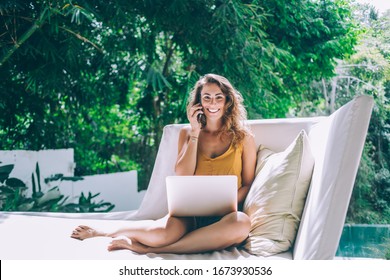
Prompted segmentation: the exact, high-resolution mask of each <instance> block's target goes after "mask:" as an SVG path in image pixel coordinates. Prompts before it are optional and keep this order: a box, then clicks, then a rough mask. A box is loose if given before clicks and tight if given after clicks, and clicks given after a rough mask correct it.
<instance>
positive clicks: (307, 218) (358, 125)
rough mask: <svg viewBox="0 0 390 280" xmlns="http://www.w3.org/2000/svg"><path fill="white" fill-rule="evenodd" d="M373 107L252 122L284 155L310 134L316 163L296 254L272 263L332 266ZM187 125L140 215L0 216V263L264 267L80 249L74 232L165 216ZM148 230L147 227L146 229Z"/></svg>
mask: <svg viewBox="0 0 390 280" xmlns="http://www.w3.org/2000/svg"><path fill="white" fill-rule="evenodd" d="M372 107H373V99H372V98H371V97H369V96H359V97H356V98H355V99H353V100H352V101H350V102H349V103H347V104H346V105H344V106H343V107H341V108H340V109H339V110H337V111H336V112H335V113H333V114H332V115H331V116H328V117H312V118H290V119H272V120H252V121H249V123H250V125H251V127H252V130H253V132H254V133H255V137H256V142H257V144H263V145H264V146H267V147H269V148H271V149H272V150H274V151H281V150H283V149H284V148H286V147H287V146H288V145H289V144H290V143H291V141H292V140H293V139H294V138H295V137H296V136H297V134H298V133H299V132H300V131H301V130H302V129H304V130H305V131H306V132H307V134H308V136H309V140H310V144H311V149H312V153H313V156H314V159H315V166H314V170H313V175H312V180H311V185H310V189H309V193H308V196H307V199H306V204H305V208H304V211H303V215H302V219H301V223H300V226H299V230H298V233H297V237H296V240H295V244H294V246H293V247H292V248H291V250H290V251H287V252H283V253H280V254H277V255H273V256H271V257H267V259H279V260H280V259H286V260H289V259H304V260H308V259H333V258H334V256H335V253H336V250H337V246H338V243H339V239H340V236H341V233H342V229H343V225H344V221H345V216H346V213H347V209H348V204H349V200H350V196H351V193H352V189H353V185H354V181H355V176H356V172H357V169H358V166H359V162H360V157H361V153H362V150H363V146H364V142H365V138H366V134H367V129H368V124H369V120H370V116H371V111H372ZM183 125H185V124H175V125H168V126H166V127H165V128H164V132H163V137H162V140H161V143H160V146H159V151H158V154H157V157H156V161H155V166H154V170H153V174H152V177H151V180H150V184H149V188H148V190H147V192H146V194H145V196H144V199H143V201H142V203H141V205H140V207H139V209H138V210H135V211H125V212H113V213H89V214H63V213H4V212H3V213H0V248H1V249H0V259H3V260H4V259H59V260H63V259H150V258H153V259H156V258H157V259H262V258H264V257H259V256H255V255H251V254H249V253H248V252H246V251H245V250H243V249H237V248H232V249H229V250H222V251H215V252H211V253H205V254H182V255H177V254H148V255H138V254H135V253H132V252H130V251H116V252H108V251H107V250H106V246H107V245H108V243H109V242H110V239H109V238H105V237H99V238H93V239H87V240H84V241H82V242H81V241H78V240H75V239H71V238H69V235H70V233H71V231H72V229H73V228H74V227H76V226H77V225H79V224H87V225H91V226H94V227H98V228H102V229H103V228H104V229H110V228H117V227H119V226H125V225H127V224H129V223H140V222H141V221H137V220H143V219H149V220H151V219H157V218H159V217H162V216H164V215H165V214H166V213H167V202H166V192H165V177H166V176H167V175H172V174H174V170H173V167H174V163H175V159H176V153H177V139H178V132H179V130H180V128H181V127H182V126H183ZM142 223H148V221H142Z"/></svg>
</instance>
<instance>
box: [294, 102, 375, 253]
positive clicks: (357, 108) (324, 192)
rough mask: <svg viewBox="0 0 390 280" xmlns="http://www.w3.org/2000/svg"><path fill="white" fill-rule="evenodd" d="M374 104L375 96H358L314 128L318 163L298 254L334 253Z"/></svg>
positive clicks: (296, 249) (312, 139) (313, 143)
mask: <svg viewBox="0 0 390 280" xmlns="http://www.w3.org/2000/svg"><path fill="white" fill-rule="evenodd" d="M372 107H373V99H372V97H369V96H359V97H356V98H354V99H353V100H352V101H350V102H349V103H347V104H345V105H344V106H342V107H341V108H340V109H339V110H337V111H336V112H334V113H333V114H332V115H330V116H329V117H327V118H326V119H324V120H322V121H321V122H319V123H317V124H315V125H313V127H312V128H311V129H310V132H309V139H310V144H311V148H312V152H313V155H314V157H315V166H314V170H313V176H312V181H311V185H310V189H309V193H308V196H307V199H306V204H305V209H304V212H303V214H302V219H301V223H300V227H299V230H298V234H297V238H296V242H295V247H294V250H293V258H294V259H333V258H334V256H335V254H336V250H337V246H338V243H339V240H340V237H341V233H342V229H343V225H344V222H345V217H346V214H347V210H348V206H349V201H350V198H351V194H352V189H353V185H354V183H355V177H356V173H357V170H358V167H359V163H360V158H361V154H362V151H363V147H364V142H365V139H366V135H367V130H368V125H369V120H370V117H371V111H372Z"/></svg>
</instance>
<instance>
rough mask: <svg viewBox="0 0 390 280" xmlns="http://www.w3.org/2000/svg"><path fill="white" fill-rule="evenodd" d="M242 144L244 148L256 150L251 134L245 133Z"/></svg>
mask: <svg viewBox="0 0 390 280" xmlns="http://www.w3.org/2000/svg"><path fill="white" fill-rule="evenodd" d="M243 144H244V148H250V149H253V148H255V149H256V141H255V137H254V135H253V134H252V133H247V134H246V135H245V138H244V141H243Z"/></svg>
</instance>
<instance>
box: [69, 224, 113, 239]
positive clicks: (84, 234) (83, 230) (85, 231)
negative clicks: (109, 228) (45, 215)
mask: <svg viewBox="0 0 390 280" xmlns="http://www.w3.org/2000/svg"><path fill="white" fill-rule="evenodd" d="M97 236H106V234H105V233H104V232H100V231H97V230H95V229H93V228H90V227H89V226H78V227H77V228H76V229H75V230H74V231H73V232H72V235H71V236H70V237H72V238H75V239H79V240H84V239H87V238H92V237H97Z"/></svg>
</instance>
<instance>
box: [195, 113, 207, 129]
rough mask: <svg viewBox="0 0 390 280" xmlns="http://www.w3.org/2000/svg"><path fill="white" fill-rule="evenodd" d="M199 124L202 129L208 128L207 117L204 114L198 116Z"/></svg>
mask: <svg viewBox="0 0 390 280" xmlns="http://www.w3.org/2000/svg"><path fill="white" fill-rule="evenodd" d="M197 119H198V123H200V128H201V129H202V128H204V127H205V126H206V116H205V115H204V114H199V115H198V118H197Z"/></svg>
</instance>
